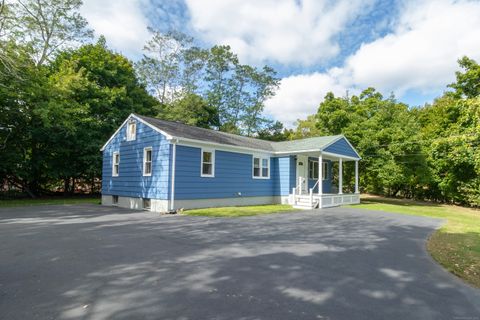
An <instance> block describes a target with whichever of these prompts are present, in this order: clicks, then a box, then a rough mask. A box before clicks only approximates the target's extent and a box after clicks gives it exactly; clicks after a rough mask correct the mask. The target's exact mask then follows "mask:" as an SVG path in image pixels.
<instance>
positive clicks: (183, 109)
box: [160, 93, 220, 128]
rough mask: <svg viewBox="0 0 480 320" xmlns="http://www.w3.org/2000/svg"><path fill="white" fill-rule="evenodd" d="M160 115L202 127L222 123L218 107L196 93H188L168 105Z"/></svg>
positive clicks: (215, 125) (167, 118) (216, 125)
mask: <svg viewBox="0 0 480 320" xmlns="http://www.w3.org/2000/svg"><path fill="white" fill-rule="evenodd" d="M160 116H161V117H162V118H163V119H166V120H172V121H178V122H182V123H185V124H188V125H192V126H196V127H200V128H212V127H218V126H219V125H220V123H219V119H218V113H217V109H216V108H215V107H212V106H210V105H209V104H208V103H207V102H206V101H205V100H204V99H203V98H202V97H200V96H198V95H196V94H194V93H189V94H186V95H185V96H184V97H182V98H181V99H179V100H175V101H174V102H172V103H171V104H168V105H166V107H165V109H164V110H163V111H162V112H161V113H160Z"/></svg>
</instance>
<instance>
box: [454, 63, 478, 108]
mask: <svg viewBox="0 0 480 320" xmlns="http://www.w3.org/2000/svg"><path fill="white" fill-rule="evenodd" d="M458 64H459V65H460V67H461V68H462V69H463V70H464V72H461V71H457V72H455V75H456V77H457V81H456V82H455V83H452V84H450V85H449V87H451V88H453V89H455V94H456V96H457V97H463V98H467V99H468V98H475V97H478V96H479V95H480V65H479V64H478V63H477V62H476V61H475V60H473V59H470V58H468V57H463V58H461V59H459V60H458Z"/></svg>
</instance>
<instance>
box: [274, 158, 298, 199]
mask: <svg viewBox="0 0 480 320" xmlns="http://www.w3.org/2000/svg"><path fill="white" fill-rule="evenodd" d="M272 159H273V161H274V163H275V168H276V170H277V173H276V175H275V176H274V177H275V181H274V195H276V196H279V195H281V196H287V195H289V194H290V192H292V189H293V188H294V187H295V179H296V167H295V158H294V157H293V156H287V157H278V158H272Z"/></svg>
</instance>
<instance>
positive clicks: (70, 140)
mask: <svg viewBox="0 0 480 320" xmlns="http://www.w3.org/2000/svg"><path fill="white" fill-rule="evenodd" d="M81 5H82V1H81V0H18V1H10V2H7V1H5V0H0V103H1V105H0V108H1V113H0V150H1V152H0V181H1V186H2V188H3V189H8V188H11V187H12V186H13V187H14V188H15V189H20V190H23V192H25V193H27V194H29V195H30V196H32V197H35V196H37V195H41V194H45V193H50V192H52V190H60V189H62V190H64V191H65V192H66V193H71V192H74V191H75V189H77V188H78V185H79V183H82V184H83V185H87V186H89V188H88V189H89V190H91V191H92V190H93V191H98V181H99V179H100V177H101V166H102V165H101V154H100V152H99V148H100V147H101V146H102V144H103V143H104V142H105V141H106V140H107V139H108V138H109V136H110V135H111V134H112V133H113V132H114V131H115V130H116V128H117V127H118V126H119V125H120V124H121V123H122V121H123V120H124V119H125V118H126V117H127V116H128V115H129V114H130V113H132V112H134V113H139V114H142V115H146V116H154V117H160V118H163V119H167V120H174V121H182V122H185V123H187V124H191V125H195V126H200V127H206V128H213V129H217V130H222V131H228V132H233V133H239V134H244V135H249V136H254V135H257V134H258V132H268V130H269V128H270V127H271V126H273V127H278V125H279V124H278V123H274V122H273V121H271V120H269V119H267V118H266V117H265V116H264V114H263V109H264V101H265V100H266V99H268V98H269V97H271V96H273V94H274V92H275V89H276V88H277V87H278V81H279V80H278V79H277V77H276V73H275V71H274V70H273V69H272V68H269V67H268V66H265V67H263V68H257V67H253V66H249V65H244V64H241V63H240V62H239V60H238V57H237V55H236V54H235V53H234V52H232V50H231V48H230V47H229V46H213V47H211V48H200V47H198V46H196V45H195V43H194V40H193V39H192V38H191V37H189V36H187V35H185V34H182V33H180V32H166V33H162V32H160V31H158V30H154V29H149V30H150V33H151V35H152V37H151V39H150V40H149V41H148V42H147V43H146V44H145V47H144V55H143V57H142V59H140V61H138V62H137V63H135V64H134V63H133V62H131V61H129V60H128V59H127V58H126V57H125V56H123V55H122V54H120V53H118V52H115V51H114V50H111V49H110V48H108V46H107V44H106V39H105V38H104V37H103V36H102V37H100V38H99V39H98V41H97V42H96V43H91V39H92V36H93V30H91V29H89V27H88V24H87V21H86V20H85V19H84V18H83V17H82V16H81V15H80V13H79V8H80V6H81Z"/></svg>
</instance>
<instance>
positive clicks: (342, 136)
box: [321, 134, 362, 160]
mask: <svg viewBox="0 0 480 320" xmlns="http://www.w3.org/2000/svg"><path fill="white" fill-rule="evenodd" d="M341 139H345V141H347V143H348V145H349V146H350V148H352V150H353V151H355V153H356V154H357V156H358V157H357V158H355V157H347V156H342V158H344V159H355V160H361V159H362V158H361V157H360V155H359V154H358V152H357V150H355V148H354V147H353V146H352V144H351V143H350V141H348V139H347V137H345V136H344V135H343V134H341V135H340V136H339V137H338V138H337V139H335V140H333V141H331V142H329V143H327V144H326V145H324V146H323V147H322V149H321V150H322V151H323V150H325V149H326V148H328V147H329V146H331V145H332V144H334V143H335V142H337V141H339V140H341ZM330 154H331V155H335V153H330ZM337 156H339V155H337Z"/></svg>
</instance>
